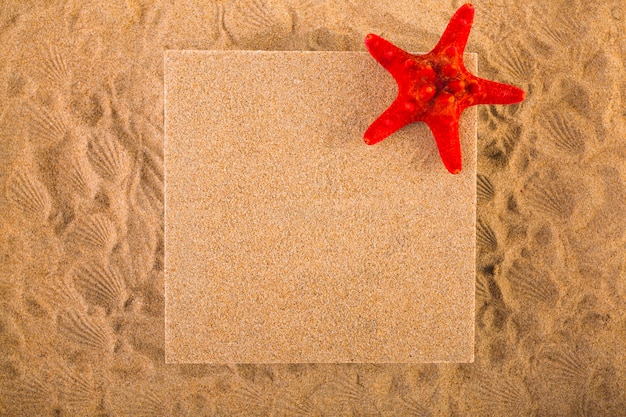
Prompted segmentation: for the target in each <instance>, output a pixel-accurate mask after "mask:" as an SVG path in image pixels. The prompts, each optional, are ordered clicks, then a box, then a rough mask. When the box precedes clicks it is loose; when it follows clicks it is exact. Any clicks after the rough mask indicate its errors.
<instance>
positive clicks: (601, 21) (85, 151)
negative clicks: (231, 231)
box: [0, 0, 626, 416]
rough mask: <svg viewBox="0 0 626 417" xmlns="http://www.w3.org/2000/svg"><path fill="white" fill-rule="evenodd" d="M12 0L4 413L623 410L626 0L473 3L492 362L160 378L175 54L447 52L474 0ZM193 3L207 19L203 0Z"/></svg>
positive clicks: (6, 65)
mask: <svg viewBox="0 0 626 417" xmlns="http://www.w3.org/2000/svg"><path fill="white" fill-rule="evenodd" d="M189 3H190V4H183V3H182V2H176V1H174V2H172V1H170V2H164V1H149V0H111V1H106V2H102V4H101V2H100V1H72V0H69V1H58V2H52V1H43V0H42V1H36V0H3V1H2V2H1V3H0V190H1V191H0V213H1V216H0V415H6V416H35V415H37V416H74V415H76V416H92V415H93V416H138V415H141V416H167V415H175V416H266V415H267V416H307V415H308V416H378V415H381V416H474V415H477V416H480V415H485V416H486V415H500V416H531V415H536V416H623V415H626V411H625V410H626V363H625V359H624V357H625V354H626V315H625V313H626V310H625V307H624V305H625V298H626V263H625V259H624V257H625V255H624V254H625V251H626V247H625V246H626V236H625V231H626V207H625V204H626V184H625V181H626V137H625V136H626V128H625V118H626V81H625V80H626V71H625V69H624V61H625V60H626V37H625V36H624V33H625V30H624V29H625V26H626V24H625V19H626V16H625V10H624V7H625V6H624V4H623V1H621V0H613V1H611V0H609V1H602V2H600V1H587V2H584V1H576V0H574V1H557V2H544V1H539V0H534V1H533V0H531V1H527V2H517V1H497V0H493V1H477V2H475V5H476V9H477V12H476V18H475V24H474V29H473V31H472V34H471V36H470V39H469V44H468V48H467V51H468V52H477V53H478V57H479V64H478V66H479V72H480V74H481V76H483V77H485V78H490V79H495V80H497V81H503V82H509V83H513V84H516V85H519V86H521V87H523V88H524V89H526V91H527V92H528V97H527V99H526V101H525V102H524V103H522V104H521V105H518V106H505V107H503V106H482V107H480V108H479V111H478V115H479V125H478V149H479V150H478V183H477V184H478V221H477V244H478V248H479V249H478V255H477V256H478V258H477V268H478V270H477V278H476V279H477V281H476V297H477V298H476V352H475V356H476V361H475V363H473V364H462V365H456V364H445V365H434V364H425V365H410V366H409V365H402V364H397V365H376V366H374V365H365V364H363V365H315V364H306V365H302V364H284V365H245V364H230V365H224V366H212V365H165V363H164V349H163V348H164V323H163V322H164V309H163V308H164V307H163V306H164V303H163V300H164V298H163V147H162V146H163V145H162V144H163V66H162V65H163V51H164V49H181V48H206V49H294V50H363V49H364V47H363V44H362V40H363V38H364V36H365V35H366V34H367V33H368V32H375V33H378V34H381V35H384V36H385V37H386V38H388V39H390V40H392V41H394V42H396V43H398V44H399V45H400V46H402V47H404V48H405V49H408V50H416V51H421V50H429V49H430V48H431V47H432V46H433V45H434V44H435V43H436V41H437V39H438V37H439V35H440V34H441V32H442V31H443V28H444V27H445V24H446V23H447V21H448V19H449V18H450V16H451V15H452V14H453V12H454V10H455V9H456V7H458V6H459V5H460V2H457V1H454V2H434V1H424V2H417V1H408V0H398V1H393V2H392V1H363V2H357V1H354V0H343V1H341V0H337V1H325V2H324V1H320V2H315V1H295V0H289V1H278V0H241V1H229V2H211V1H200V0H198V1H196V2H189ZM191 3H193V5H191Z"/></svg>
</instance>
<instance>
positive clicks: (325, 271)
mask: <svg viewBox="0 0 626 417" xmlns="http://www.w3.org/2000/svg"><path fill="white" fill-rule="evenodd" d="M465 60H466V66H467V68H468V69H469V70H470V71H472V72H474V73H476V55H474V54H466V56H465ZM396 94H397V87H396V85H395V81H394V80H393V78H392V77H391V76H390V75H389V74H388V73H387V72H386V71H385V70H384V69H383V68H382V67H380V66H379V65H378V64H377V63H376V62H375V61H374V60H373V59H372V58H371V57H370V56H369V54H367V53H366V52H263V51H167V52H166V53H165V171H166V173H165V190H166V191H165V200H166V203H165V205H166V208H165V245H166V247H165V268H166V278H165V279H166V288H165V292H166V294H165V302H166V314H165V326H166V332H165V339H166V340H165V348H166V361H167V362H169V363H276V362H285V363H303V362H318V363H328V362H333V363H341V362H369V363H382V362H441V361H445V362H447V361H451V362H471V361H472V360H473V355H474V353H473V352H474V278H475V221H476V111H475V110H474V108H470V109H468V110H466V111H465V112H464V114H463V116H462V118H461V123H460V132H461V144H462V150H463V171H462V172H461V174H459V175H451V174H449V173H448V172H447V171H446V170H445V168H444V166H443V164H442V163H441V161H440V158H439V155H438V152H437V148H436V145H435V142H434V140H433V138H432V134H431V133H430V131H429V129H428V127H427V126H426V125H425V124H424V123H416V124H412V125H410V126H407V127H405V128H404V129H401V130H400V131H398V132H396V133H395V134H394V135H392V136H391V137H389V138H388V139H386V140H385V141H383V142H381V143H379V144H377V145H374V146H368V145H365V144H364V142H363V140H362V136H363V132H364V131H365V129H366V128H367V126H368V125H369V123H371V122H372V121H374V119H375V118H376V117H377V116H378V115H379V114H380V113H381V112H382V111H384V110H385V109H386V108H387V106H388V105H389V104H390V103H391V102H392V101H393V99H394V98H395V95H396Z"/></svg>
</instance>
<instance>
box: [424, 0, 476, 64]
mask: <svg viewBox="0 0 626 417" xmlns="http://www.w3.org/2000/svg"><path fill="white" fill-rule="evenodd" d="M473 21H474V6H473V5H471V4H464V5H463V6H461V7H460V8H459V10H457V11H456V13H455V14H454V16H452V19H450V23H448V26H447V27H446V30H445V31H444V32H443V35H441V39H439V42H438V43H437V45H436V46H435V48H433V50H432V51H431V52H430V53H431V54H432V53H435V54H440V53H443V52H445V51H446V50H447V49H448V48H449V47H451V46H452V47H455V48H456V49H457V51H450V52H451V53H453V54H454V53H455V52H458V53H459V54H463V51H465V45H466V44H467V38H469V35H470V31H471V30H472V23H473Z"/></svg>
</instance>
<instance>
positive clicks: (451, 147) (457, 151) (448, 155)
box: [426, 115, 462, 174]
mask: <svg viewBox="0 0 626 417" xmlns="http://www.w3.org/2000/svg"><path fill="white" fill-rule="evenodd" d="M426 123H427V124H428V127H430V130H431V131H432V132H433V136H434V137H435V142H437V148H439V155H440V156H441V161H442V162H443V165H444V166H445V167H446V169H447V170H448V171H449V172H450V173H451V174H458V173H459V172H461V168H462V158H461V141H460V139H459V119H458V117H456V118H455V117H452V116H448V115H443V116H432V117H429V118H428V120H427V121H426Z"/></svg>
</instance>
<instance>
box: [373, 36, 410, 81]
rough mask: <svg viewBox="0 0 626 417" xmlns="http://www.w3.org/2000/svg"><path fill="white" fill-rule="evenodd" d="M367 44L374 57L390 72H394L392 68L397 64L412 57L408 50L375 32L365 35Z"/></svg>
mask: <svg viewBox="0 0 626 417" xmlns="http://www.w3.org/2000/svg"><path fill="white" fill-rule="evenodd" d="M365 46H366V47H367V50H368V51H369V53H370V54H371V55H372V56H373V57H374V59H376V61H378V63H379V64H380V65H382V66H383V68H385V69H386V70H387V71H390V72H392V71H391V69H392V68H393V66H394V65H395V64H397V63H399V62H405V61H406V60H407V58H410V57H411V54H409V53H408V52H406V51H403V50H402V49H400V48H398V47H397V46H395V45H394V44H392V43H391V42H389V41H388V40H385V39H383V38H381V37H380V36H378V35H374V34H373V33H370V34H369V35H367V36H366V37H365ZM392 75H393V72H392ZM394 77H395V76H394Z"/></svg>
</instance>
